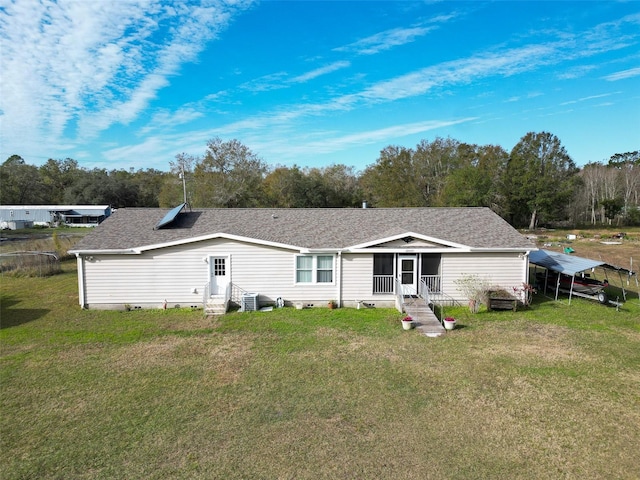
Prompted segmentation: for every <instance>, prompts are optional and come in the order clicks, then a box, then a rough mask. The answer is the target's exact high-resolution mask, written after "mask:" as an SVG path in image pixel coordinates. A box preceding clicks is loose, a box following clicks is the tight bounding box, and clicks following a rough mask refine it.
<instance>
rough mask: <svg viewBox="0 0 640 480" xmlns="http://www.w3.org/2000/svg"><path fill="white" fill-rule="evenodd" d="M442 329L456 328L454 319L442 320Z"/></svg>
mask: <svg viewBox="0 0 640 480" xmlns="http://www.w3.org/2000/svg"><path fill="white" fill-rule="evenodd" d="M442 323H444V329H445V330H453V329H454V328H456V321H455V320H453V321H450V320H445V321H444V322H442Z"/></svg>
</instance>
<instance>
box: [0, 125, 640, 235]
mask: <svg viewBox="0 0 640 480" xmlns="http://www.w3.org/2000/svg"><path fill="white" fill-rule="evenodd" d="M169 167H170V169H169V171H168V172H163V171H160V170H156V169H139V170H134V169H130V170H128V171H127V170H107V169H103V168H94V169H86V168H82V167H80V166H79V165H78V162H76V161H75V160H73V159H70V158H66V159H64V160H54V159H49V160H48V161H47V162H46V163H45V164H43V165H42V166H40V167H36V166H33V165H29V164H27V163H26V162H25V160H24V159H23V158H22V157H20V156H18V155H12V156H11V157H9V158H8V159H7V160H6V161H5V162H4V163H3V164H2V165H0V182H1V185H2V188H1V189H0V204H4V205H11V204H13V205H15V204H18V205H20V204H22V205H38V204H100V205H104V204H106V205H111V206H112V207H114V208H123V207H172V206H175V205H177V204H179V203H181V202H182V201H183V199H184V195H185V191H186V197H187V202H188V203H189V204H190V205H191V206H192V207H194V208H204V207H227V208H232V207H236V208H246V207H286V208H300V207H307V208H323V207H360V206H361V204H362V202H363V201H366V202H367V204H368V205H369V206H370V207H427V206H434V207H443V206H451V207H455V206H481V207H489V208H491V209H492V210H493V211H495V212H496V213H498V214H499V215H501V216H502V217H503V218H505V219H506V220H507V221H508V222H509V223H511V224H512V225H513V226H515V227H528V228H535V227H538V226H545V225H546V226H551V225H560V224H562V225H572V226H577V225H587V224H591V225H597V224H615V225H640V152H639V151H635V152H628V153H620V154H615V155H613V156H612V157H611V158H610V159H609V160H608V161H607V162H593V163H589V164H587V165H585V166H584V167H582V168H578V167H577V166H576V164H575V163H574V161H573V160H572V159H571V157H570V156H569V155H568V153H567V152H566V150H565V148H564V147H563V146H562V144H561V142H560V140H559V139H558V138H557V137H556V136H555V135H552V134H551V133H548V132H540V133H535V132H530V133H527V134H526V135H525V136H523V137H522V138H521V139H520V141H519V142H518V143H517V145H516V146H515V147H513V149H512V150H511V151H510V152H507V151H506V150H505V149H503V148H502V147H500V146H497V145H473V144H468V143H463V142H459V141H457V140H454V139H451V138H440V137H438V138H436V139H434V140H433V141H431V142H429V141H427V140H422V141H420V142H419V143H418V144H417V145H416V146H415V148H407V147H403V146H395V145H390V146H387V147H385V148H384V149H382V150H381V151H380V155H379V157H378V158H377V160H376V161H375V163H373V164H371V165H369V166H367V167H366V168H365V169H364V170H363V171H360V172H358V171H356V170H355V169H354V167H350V166H346V165H342V164H334V165H330V166H326V167H322V168H310V167H305V168H302V167H299V166H297V165H293V166H291V167H288V166H282V165H276V166H269V165H268V164H266V163H265V162H264V161H263V160H262V159H261V158H260V157H259V156H258V155H257V154H256V153H254V152H252V151H251V150H250V149H249V148H248V147H247V146H245V145H243V144H242V143H241V142H239V141H238V140H229V141H223V140H222V139H220V138H214V139H212V140H210V141H209V142H207V146H206V149H205V152H204V154H203V155H201V156H193V155H187V154H184V153H181V154H178V155H176V157H175V159H174V160H173V161H171V162H170V165H169ZM183 187H186V190H183Z"/></svg>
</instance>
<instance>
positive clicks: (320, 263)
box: [296, 255, 334, 283]
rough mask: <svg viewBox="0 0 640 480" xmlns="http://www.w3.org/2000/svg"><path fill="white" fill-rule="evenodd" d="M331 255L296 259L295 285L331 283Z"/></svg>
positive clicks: (301, 256) (305, 256) (298, 257)
mask: <svg viewBox="0 0 640 480" xmlns="http://www.w3.org/2000/svg"><path fill="white" fill-rule="evenodd" d="M333 263H334V262H333V255H299V256H297V257H296V283H333Z"/></svg>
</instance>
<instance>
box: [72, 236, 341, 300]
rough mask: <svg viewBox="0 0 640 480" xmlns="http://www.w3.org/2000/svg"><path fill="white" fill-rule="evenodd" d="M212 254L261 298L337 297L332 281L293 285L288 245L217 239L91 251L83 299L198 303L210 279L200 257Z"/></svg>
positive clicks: (292, 262) (237, 283)
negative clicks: (136, 250)
mask: <svg viewBox="0 0 640 480" xmlns="http://www.w3.org/2000/svg"><path fill="white" fill-rule="evenodd" d="M212 255H213V256H216V255H220V256H222V255H225V256H228V257H229V261H230V268H229V273H230V281H231V282H232V283H233V284H234V287H237V288H236V291H245V292H251V293H259V294H260V300H259V301H260V302H261V303H269V302H273V301H275V299H276V298H277V297H282V298H283V299H284V300H285V301H286V302H289V303H299V302H303V303H317V302H322V303H323V304H326V302H327V300H329V299H335V298H337V287H336V283H335V282H334V283H332V284H327V285H324V284H314V285H299V284H298V285H296V284H295V252H293V251H291V250H286V249H282V248H275V247H267V246H260V245H253V244H249V243H242V242H234V241H230V240H225V239H216V240H209V241H203V242H198V243H192V244H187V245H183V246H175V247H167V248H162V249H157V250H151V251H147V252H144V253H142V254H140V255H93V256H92V257H93V259H92V260H91V261H89V260H87V261H85V262H84V269H85V275H84V278H85V292H86V293H85V303H86V304H87V305H88V307H89V308H94V307H95V308H99V306H103V307H107V306H108V307H111V308H113V307H116V306H118V305H125V304H130V305H132V306H138V305H140V306H143V307H156V306H158V307H159V306H162V304H163V302H164V301H165V300H166V301H167V303H168V305H169V306H174V305H180V306H201V305H202V295H203V292H204V286H205V284H206V283H207V282H208V281H209V265H208V264H207V263H206V262H205V261H204V259H206V258H208V257H209V256H212ZM335 275H336V272H335V271H334V277H335ZM194 289H195V293H194V292H193V290H194Z"/></svg>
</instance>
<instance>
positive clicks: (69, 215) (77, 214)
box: [0, 205, 111, 229]
mask: <svg viewBox="0 0 640 480" xmlns="http://www.w3.org/2000/svg"><path fill="white" fill-rule="evenodd" d="M109 215H111V207H110V206H109V205H0V228H9V229H14V228H13V226H14V225H24V224H25V222H27V224H29V225H41V226H51V227H53V226H57V225H67V226H74V227H95V226H96V225H98V224H99V223H101V222H102V221H103V220H104V219H105V218H107V217H108V216H109ZM18 228H25V227H23V226H19V227H18Z"/></svg>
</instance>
